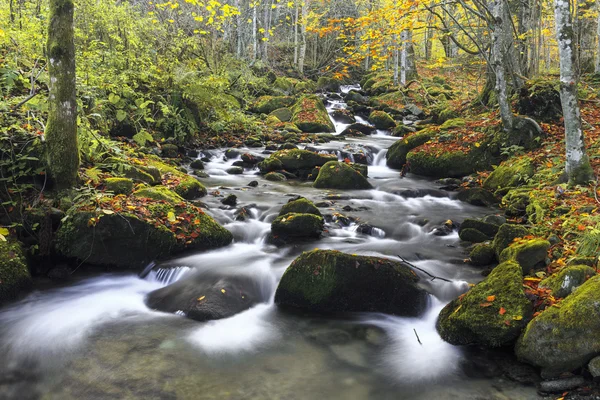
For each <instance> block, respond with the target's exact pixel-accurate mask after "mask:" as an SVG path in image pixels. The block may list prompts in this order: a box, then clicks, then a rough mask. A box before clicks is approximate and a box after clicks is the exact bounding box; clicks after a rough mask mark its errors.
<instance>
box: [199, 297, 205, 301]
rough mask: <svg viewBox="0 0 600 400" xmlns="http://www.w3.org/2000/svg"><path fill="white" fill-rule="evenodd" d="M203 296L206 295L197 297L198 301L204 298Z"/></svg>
mask: <svg viewBox="0 0 600 400" xmlns="http://www.w3.org/2000/svg"><path fill="white" fill-rule="evenodd" d="M205 297H206V296H202V297H198V301H202V300H204V298H205Z"/></svg>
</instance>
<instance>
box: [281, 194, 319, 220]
mask: <svg viewBox="0 0 600 400" xmlns="http://www.w3.org/2000/svg"><path fill="white" fill-rule="evenodd" d="M289 213H299V214H314V215H317V216H319V217H322V215H321V211H319V209H318V208H317V207H316V206H315V205H314V204H313V202H312V201H310V200H308V199H305V198H304V197H302V198H300V199H297V200H292V201H289V202H287V203H286V204H284V205H283V207H281V210H280V211H279V215H285V214H289Z"/></svg>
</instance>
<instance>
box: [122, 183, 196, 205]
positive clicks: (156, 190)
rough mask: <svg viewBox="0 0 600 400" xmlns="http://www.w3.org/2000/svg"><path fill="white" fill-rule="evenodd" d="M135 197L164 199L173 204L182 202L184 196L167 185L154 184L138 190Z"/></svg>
mask: <svg viewBox="0 0 600 400" xmlns="http://www.w3.org/2000/svg"><path fill="white" fill-rule="evenodd" d="M133 195H134V196H135V197H140V198H147V199H152V200H163V201H166V202H169V203H171V204H177V203H182V202H183V201H184V199H183V197H181V196H180V195H178V194H177V193H175V192H174V191H172V190H171V189H169V188H167V187H165V186H153V187H147V188H142V189H139V190H136V191H135V192H134V193H133Z"/></svg>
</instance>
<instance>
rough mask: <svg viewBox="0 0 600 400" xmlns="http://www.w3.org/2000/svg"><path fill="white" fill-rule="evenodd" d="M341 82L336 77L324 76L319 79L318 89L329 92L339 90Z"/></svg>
mask: <svg viewBox="0 0 600 400" xmlns="http://www.w3.org/2000/svg"><path fill="white" fill-rule="evenodd" d="M340 84H341V82H340V81H339V80H337V79H335V78H330V77H326V76H322V77H320V78H319V80H318V81H317V90H324V91H328V92H339V91H340Z"/></svg>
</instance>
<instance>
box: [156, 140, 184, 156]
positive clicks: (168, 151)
mask: <svg viewBox="0 0 600 400" xmlns="http://www.w3.org/2000/svg"><path fill="white" fill-rule="evenodd" d="M160 152H161V154H162V156H163V157H167V158H177V157H178V156H179V147H177V145H175V144H171V143H165V144H163V145H162V146H161V149H160Z"/></svg>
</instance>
